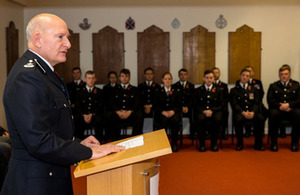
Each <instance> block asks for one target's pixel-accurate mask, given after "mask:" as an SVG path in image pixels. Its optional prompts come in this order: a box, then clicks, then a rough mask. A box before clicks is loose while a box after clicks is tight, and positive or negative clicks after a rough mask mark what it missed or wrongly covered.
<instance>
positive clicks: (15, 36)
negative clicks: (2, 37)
mask: <svg viewBox="0 0 300 195" xmlns="http://www.w3.org/2000/svg"><path fill="white" fill-rule="evenodd" d="M18 58H19V31H18V29H16V26H15V23H14V22H13V21H11V22H10V23H9V26H8V27H6V60H7V62H6V63H7V75H8V73H9V72H10V70H11V68H12V67H13V65H14V63H15V62H16V61H17V59H18Z"/></svg>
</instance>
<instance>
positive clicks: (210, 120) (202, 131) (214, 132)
mask: <svg viewBox="0 0 300 195" xmlns="http://www.w3.org/2000/svg"><path fill="white" fill-rule="evenodd" d="M195 123H196V125H197V130H198V139H199V141H200V147H202V146H205V137H206V136H205V135H206V128H209V130H210V133H211V146H212V147H213V146H215V145H216V144H217V141H218V135H219V132H220V128H221V123H222V112H221V111H219V112H213V115H212V116H211V117H206V116H205V114H203V113H195Z"/></svg>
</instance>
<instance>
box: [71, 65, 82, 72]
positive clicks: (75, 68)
mask: <svg viewBox="0 0 300 195" xmlns="http://www.w3.org/2000/svg"><path fill="white" fill-rule="evenodd" d="M74 70H79V72H81V69H80V67H78V66H76V67H73V68H72V72H73V71H74Z"/></svg>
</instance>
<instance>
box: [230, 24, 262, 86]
mask: <svg viewBox="0 0 300 195" xmlns="http://www.w3.org/2000/svg"><path fill="white" fill-rule="evenodd" d="M248 65H250V66H253V67H254V69H255V75H254V78H256V79H261V32H254V30H253V28H251V27H249V26H247V25H243V26H241V27H240V28H238V29H237V30H236V32H229V83H235V82H236V81H237V80H239V75H240V71H241V70H242V69H243V68H245V66H248Z"/></svg>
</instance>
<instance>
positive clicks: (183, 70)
mask: <svg viewBox="0 0 300 195" xmlns="http://www.w3.org/2000/svg"><path fill="white" fill-rule="evenodd" d="M180 72H186V73H187V72H188V71H187V69H185V68H182V69H180V70H179V71H178V75H179V74H180Z"/></svg>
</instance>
